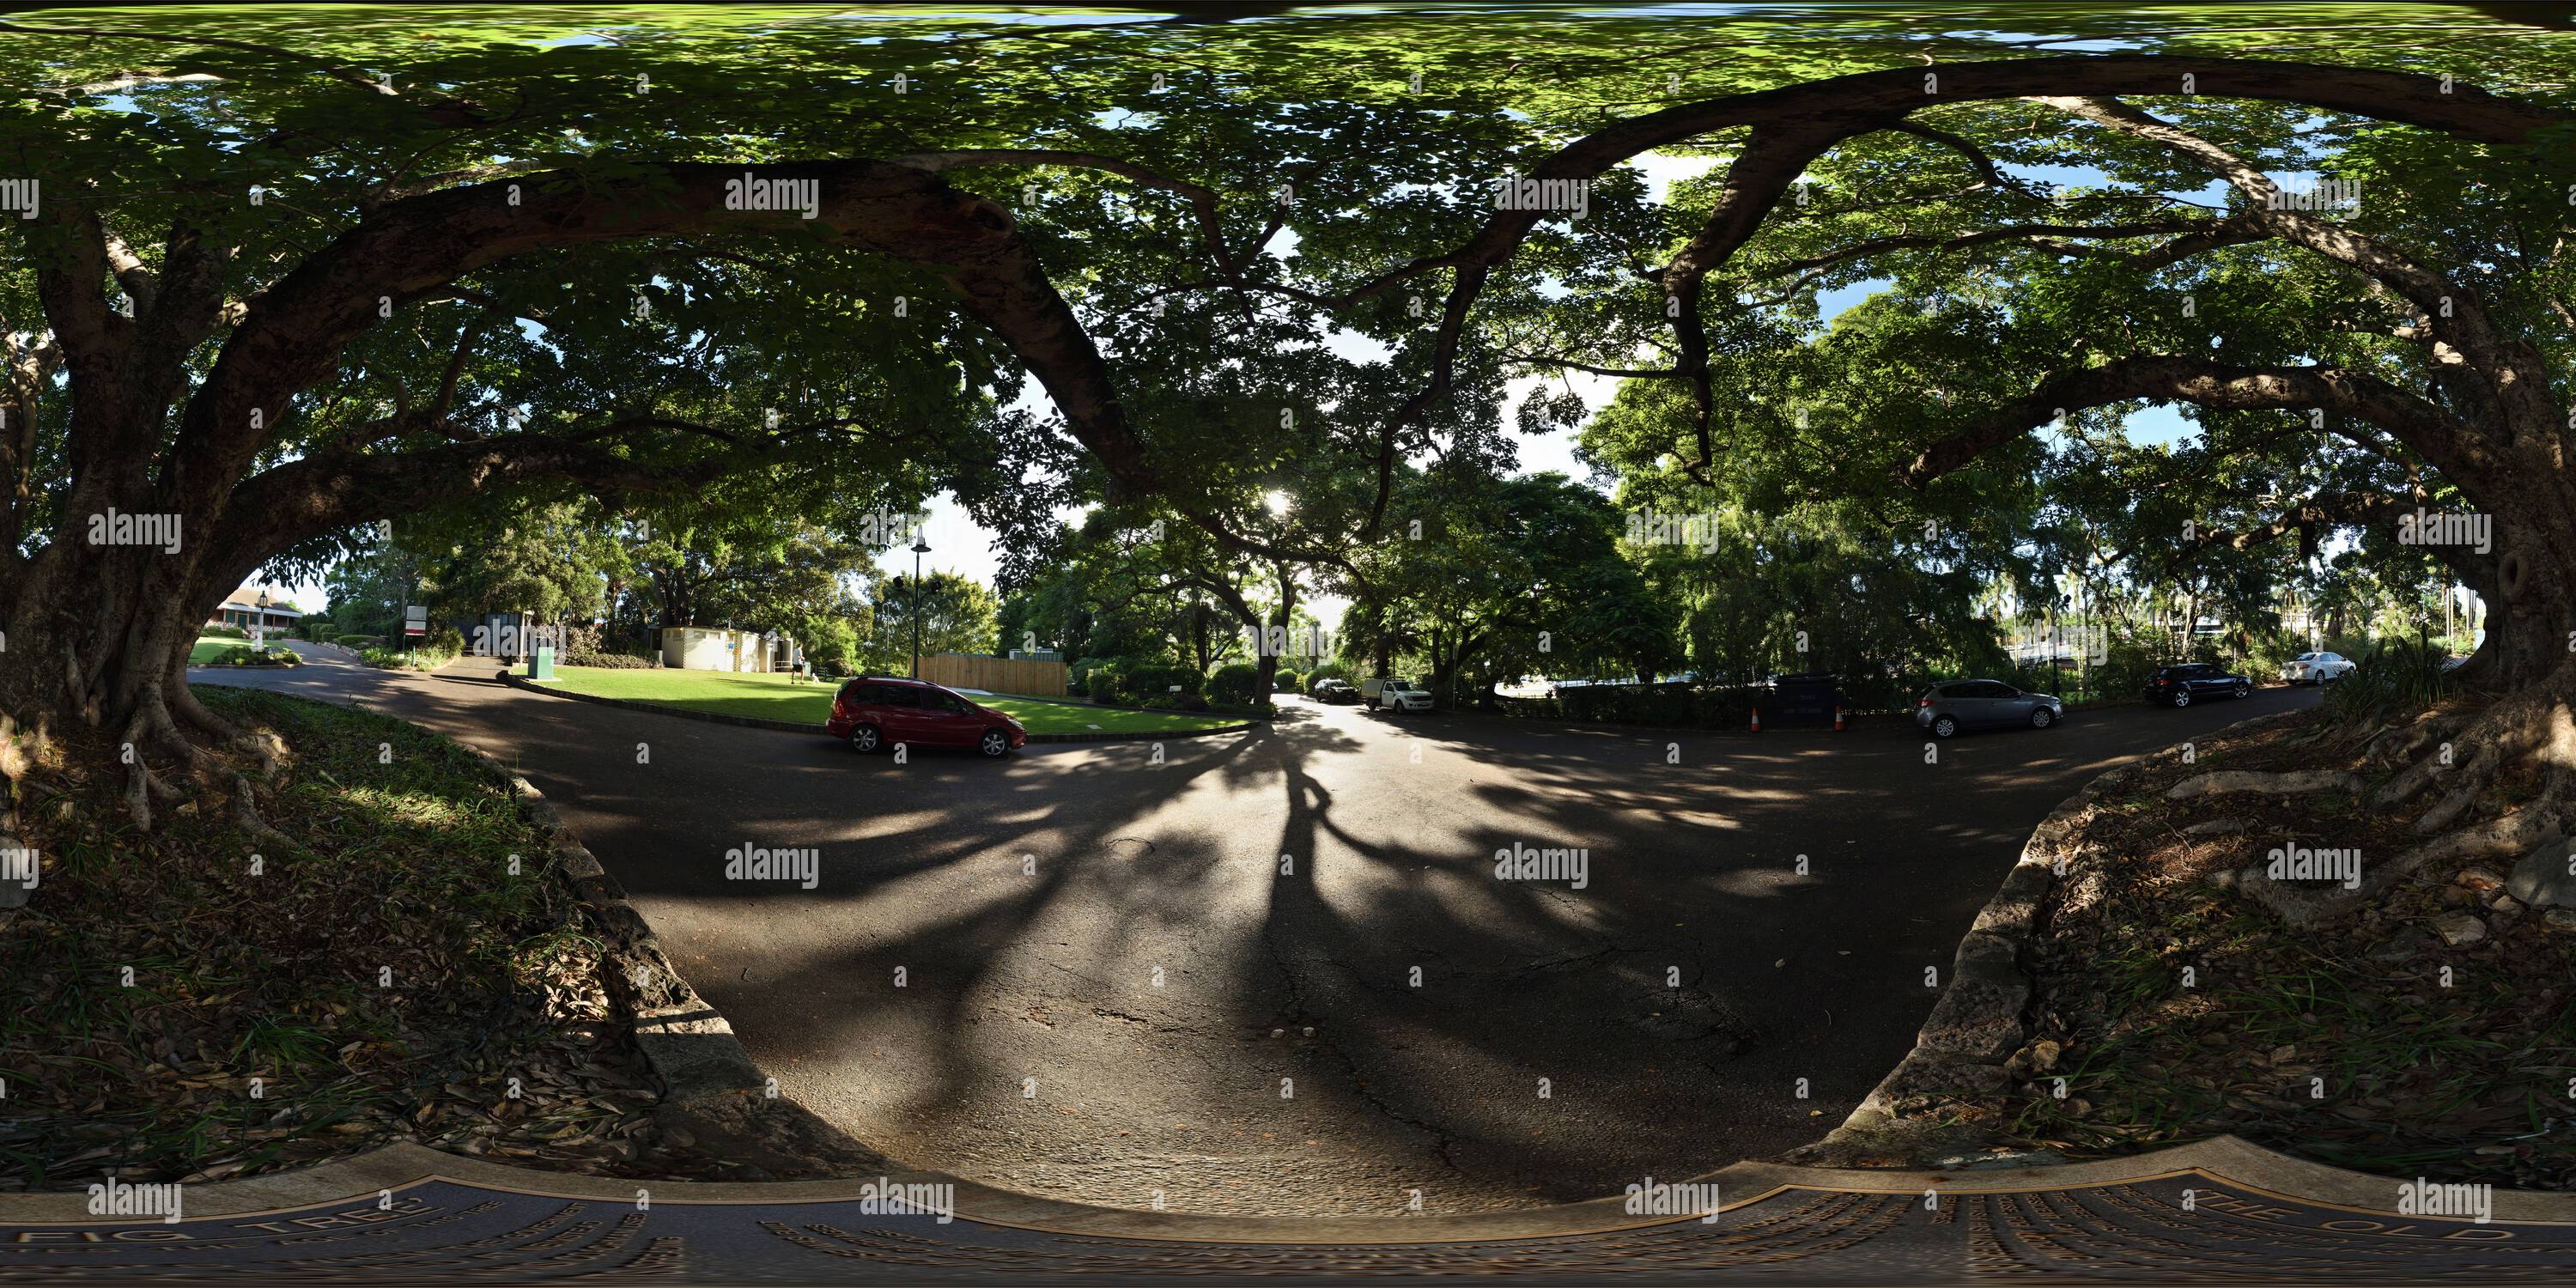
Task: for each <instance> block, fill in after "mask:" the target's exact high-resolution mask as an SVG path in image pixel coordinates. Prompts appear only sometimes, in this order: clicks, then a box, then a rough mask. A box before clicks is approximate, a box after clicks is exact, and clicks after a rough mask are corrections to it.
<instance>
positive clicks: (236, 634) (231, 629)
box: [199, 626, 250, 640]
mask: <svg viewBox="0 0 2576 1288" xmlns="http://www.w3.org/2000/svg"><path fill="white" fill-rule="evenodd" d="M199 633H200V634H203V635H205V636H206V637H207V638H209V639H227V640H246V639H249V638H250V632H249V631H246V630H243V629H242V628H240V627H238V626H209V627H207V628H206V629H205V630H204V631H202V632H199Z"/></svg>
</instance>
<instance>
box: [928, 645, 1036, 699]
mask: <svg viewBox="0 0 2576 1288" xmlns="http://www.w3.org/2000/svg"><path fill="white" fill-rule="evenodd" d="M920 663H921V678H922V679H925V680H928V681H930V682H931V683H933V684H945V685H947V686H948V687H949V688H952V689H987V690H990V691H992V692H994V693H1019V694H1025V695H1027V696H1029V697H1033V698H1060V697H1063V696H1064V694H1065V671H1064V663H1062V662H1039V661H1032V660H1029V659H1026V658H1011V657H981V656H978V655H975V654H971V653H930V654H925V655H923V656H922V657H921V659H920Z"/></svg>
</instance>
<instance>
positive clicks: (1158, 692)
mask: <svg viewBox="0 0 2576 1288" xmlns="http://www.w3.org/2000/svg"><path fill="white" fill-rule="evenodd" d="M1118 670H1119V673H1120V674H1121V676H1123V677H1124V678H1123V679H1121V680H1120V682H1119V683H1120V687H1121V688H1122V689H1123V690H1124V691H1126V692H1127V693H1130V694H1133V695H1134V696H1136V697H1138V698H1140V699H1143V700H1144V701H1147V702H1167V701H1170V700H1171V698H1172V697H1173V693H1172V686H1174V685H1179V686H1180V690H1181V696H1184V697H1186V696H1188V695H1190V694H1194V693H1199V692H1203V691H1204V690H1205V688H1206V686H1207V677H1206V676H1204V675H1201V674H1199V672H1198V668H1196V667H1190V666H1175V665H1172V664H1171V663H1169V662H1160V661H1140V662H1133V663H1130V664H1128V665H1126V666H1122V667H1120V668H1118Z"/></svg>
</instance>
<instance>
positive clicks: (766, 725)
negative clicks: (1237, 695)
mask: <svg viewBox="0 0 2576 1288" xmlns="http://www.w3.org/2000/svg"><path fill="white" fill-rule="evenodd" d="M499 679H500V681H501V682H502V683H503V684H506V685H509V686H510V687H511V688H514V689H525V690H527V691H528V692H530V693H542V694H545V695H546V696H548V697H552V698H570V699H572V700H573V701H575V702H595V703H598V704H599V705H600V706H603V707H624V708H625V709H627V710H629V711H649V712H652V713H653V714H654V715H657V716H678V717H679V718H681V719H683V720H704V721H706V722H707V723H709V724H728V725H738V726H741V727H742V728H745V729H775V730H778V731H779V732H781V733H809V734H813V735H814V736H816V737H818V738H819V737H822V736H824V735H823V726H821V725H818V724H808V723H806V722H805V721H802V720H763V719H761V718H759V717H758V716H729V715H726V714H724V713H723V712H721V711H691V710H689V709H688V708H686V707H666V706H663V705H662V704H661V703H658V702H637V701H635V700H634V699H632V698H603V697H601V696H599V695H598V694H596V693H575V692H573V691H571V690H569V689H550V688H547V687H546V686H544V685H542V684H536V683H532V682H531V681H530V680H529V679H528V677H526V676H524V675H516V674H513V673H511V672H508V671H503V672H501V674H500V676H499ZM1064 705H1067V706H1073V705H1078V704H1075V703H1066V704H1064ZM1268 723H1269V722H1268V721H1264V720H1246V721H1244V722H1242V723H1241V724H1230V725H1218V726H1217V727H1215V728H1213V729H1163V730H1155V731H1148V732H1142V733H1033V734H1030V735H1029V741H1030V742H1033V743H1037V742H1050V743H1052V742H1168V741H1170V740H1171V739H1174V738H1206V737H1210V736H1213V735H1216V734H1221V733H1242V732H1243V731H1245V730H1247V729H1260V728H1264V727H1267V725H1268Z"/></svg>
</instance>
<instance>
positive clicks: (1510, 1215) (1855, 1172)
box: [0, 1136, 2576, 1244]
mask: <svg viewBox="0 0 2576 1288" xmlns="http://www.w3.org/2000/svg"><path fill="white" fill-rule="evenodd" d="M886 1173H887V1174H889V1175H891V1176H892V1177H894V1178H895V1179H897V1180H899V1181H902V1182H904V1183H906V1184H910V1183H914V1182H917V1181H929V1182H933V1183H947V1184H953V1185H954V1186H956V1190H955V1194H956V1202H957V1217H958V1219H959V1220H964V1221H976V1222H981V1223H983V1224H986V1225H995V1226H1004V1227H1010V1228H1016V1229H1024V1230H1040V1231H1051V1232H1055V1233H1061V1234H1070V1235H1078V1236H1086V1237H1092V1238H1115V1239H1166V1240H1181V1241H1187V1242H1192V1243H1249V1244H1410V1243H1438V1242H1464V1241H1481V1240H1492V1239H1535V1238H1548V1237H1564V1236H1571V1235H1580V1234H1592V1233H1602V1232H1608V1231H1615V1230H1628V1229H1637V1228H1640V1227H1647V1226H1661V1225H1672V1224H1678V1223H1680V1222H1685V1221H1695V1220H1697V1219H1698V1218H1697V1217H1694V1216H1682V1217H1672V1216H1637V1215H1631V1214H1629V1213H1628V1212H1627V1211H1626V1210H1625V1204H1624V1202H1623V1200H1621V1199H1619V1198H1615V1197H1613V1198H1602V1199H1594V1200H1590V1201H1588V1202H1582V1203H1567V1204H1559V1205H1555V1206H1551V1207H1541V1208H1524V1209H1521V1210H1518V1211H1506V1212H1473V1213H1460V1214H1456V1215H1438V1214H1427V1215H1420V1216H1407V1217H1384V1216H1362V1217H1236V1216H1209V1215H1201V1214H1196V1213H1187V1212H1152V1211H1142V1210H1138V1209H1133V1208H1110V1207H1095V1206H1091V1205H1088V1204H1082V1203H1072V1202H1067V1201H1065V1200H1062V1199H1049V1198H1041V1197H1038V1196H1036V1195H1032V1194H1020V1193H1015V1192H1013V1191H1010V1190H1000V1189H995V1188H993V1187H991V1186H987V1185H979V1184H976V1183H975V1182H972V1181H965V1180H958V1179H956V1178H954V1177H950V1176H947V1175H945V1174H942V1173H938V1172H921V1171H915V1170H912V1169H908V1168H888V1169H886ZM2192 1174H2198V1175H2202V1176H2206V1177H2208V1178H2210V1179H2211V1180H2212V1181H2215V1182H2219V1183H2221V1184H2227V1185H2232V1186H2235V1187H2237V1188H2239V1189H2248V1190H2253V1191H2255V1192H2257V1193H2262V1194H2269V1195H2274V1196H2280V1197H2285V1198H2292V1199H2299V1200H2304V1201H2307V1202H2311V1203H2320V1204H2326V1205H2331V1206H2335V1207H2342V1208H2346V1209H2348V1210H2351V1211H2353V1212H2356V1213H2373V1214H2392V1215H2393V1214H2395V1212H2396V1209H2397V1206H2398V1204H2397V1197H2398V1195H2397V1190H2398V1186H2399V1184H2400V1182H2397V1181H2394V1180H2390V1179H2388V1178H2386V1177H2379V1176H2372V1175H2369V1174H2367V1173H2363V1172H2352V1171H2346V1170H2344V1169H2342V1168H2337V1167H2330V1166H2328V1165H2326V1164H2323V1163H2314V1162H2310V1161H2308V1160H2306V1159H2299V1158H2291V1157H2288V1156H2286V1155H2282V1154H2277V1153H2274V1152H2272V1151H2271V1150H2268V1149H2264V1148H2261V1147H2260V1146H2256V1145H2252V1144H2248V1143H2246V1142H2245V1141H2242V1140H2239V1139H2237V1138H2236V1137H2233V1136H2220V1137H2216V1138H2213V1139H2210V1140H2203V1141H2195V1142H2193V1143H2191V1144H2188V1145H2176V1146H2172V1147H2169V1148H2166V1149H2159V1150H2153V1151H2150V1152H2148V1153H2144V1154H2137V1155H2132V1156H2129V1157H2125V1158H2112V1159H2100V1160H2095V1161H2092V1162H2085V1163H2059V1164H2054V1165H2049V1166H2019V1167H2006V1168H1996V1169H1992V1170H1975V1171H1961V1170H1955V1169H1938V1168H1913V1169H1903V1170H1898V1169H1880V1168H1870V1169H1854V1168H1825V1167H1801V1166H1796V1165H1792V1164H1787V1163H1777V1162H1758V1161H1756V1162H1742V1163H1737V1164H1734V1165H1733V1166H1730V1167H1726V1168H1723V1169H1721V1170H1719V1171H1716V1172H1713V1173H1710V1174H1708V1175H1706V1176H1702V1177H1698V1178H1695V1179H1696V1180H1698V1181H1700V1182H1702V1183H1713V1184H1715V1185H1716V1186H1717V1187H1718V1193H1719V1208H1720V1210H1721V1211H1733V1210H1736V1209H1739V1208H1743V1207H1746V1206H1748V1205H1751V1204H1754V1203H1758V1202H1761V1201H1762V1200H1763V1199H1765V1198H1767V1197H1769V1196H1770V1195H1773V1194H1777V1193H1779V1192H1781V1191H1782V1190H1790V1189H1804V1190H1814V1191H1826V1192H1832V1191H1857V1192H1861V1193H1875V1194H1907V1195H1914V1194H1921V1193H1922V1192H1924V1191H1925V1190H1936V1191H1938V1192H1939V1193H1941V1194H1944V1195H1964V1194H1979V1193H2020V1192H2031V1191H2040V1192H2053V1191H2063V1190H2077V1189H2085V1188H2090V1187H2095V1186H2109V1185H2118V1184H2122V1183H2125V1182H2129V1181H2134V1180H2139V1179H2146V1178H2155V1177H2172V1176H2181V1175H2192ZM876 1175H877V1173H874V1172H871V1173H869V1174H868V1176H866V1177H864V1178H851V1179H845V1180H822V1181H772V1182H736V1181H651V1182H643V1183H640V1184H647V1185H649V1186H650V1188H651V1190H652V1197H653V1201H654V1202H655V1203H656V1204H665V1203H668V1204H689V1203H725V1204H756V1203H812V1202H835V1201H847V1200H850V1199H854V1198H857V1197H860V1194H859V1188H858V1187H859V1186H860V1185H861V1184H862V1183H863V1182H864V1181H866V1180H873V1179H874V1178H875V1176H876ZM433 1179H444V1180H449V1181H455V1182H459V1183H462V1184H467V1185H477V1186H483V1187H486V1188H489V1189H494V1190H502V1191H507V1192H515V1193H522V1194H543V1195H548V1196H552V1197H559V1198H568V1199H592V1200H597V1201H600V1202H604V1203H620V1204H623V1203H631V1202H632V1201H633V1200H634V1197H635V1190H636V1189H637V1187H638V1185H639V1182H638V1181H636V1180H634V1179H632V1178H617V1177H604V1176H585V1175H581V1174H578V1173H569V1172H546V1171H539V1170H536V1169H533V1168H526V1167H518V1166H514V1165H511V1164H507V1163H501V1162H496V1161H494V1160H491V1159H486V1158H472V1157H466V1156H462V1155H456V1154H447V1153H442V1152H440V1151H438V1150H433V1149H430V1148H427V1147H426V1146H422V1145H416V1144H410V1143H403V1144H395V1145H387V1146H385V1147H383V1148H381V1149H378V1150H374V1151H371V1152H369V1153H366V1154H361V1155H358V1156H356V1157H354V1158H346V1159H342V1160H339V1161H337V1162H332V1163H324V1164H320V1165H318V1166H314V1167H307V1168H298V1169H296V1170H293V1171H286V1172H274V1173H269V1174H267V1175H262V1176H252V1177H242V1178H236V1179H233V1180H228V1181H217V1182H215V1183H213V1184H209V1185H192V1186H190V1187H189V1190H188V1212H189V1213H190V1215H191V1216H192V1217H197V1218H200V1219H204V1218H221V1217H239V1216H248V1215H253V1214H261V1213H273V1212H280V1211H287V1210H293V1209H297V1208H302V1207H308V1206H313V1205H318V1204H327V1203H335V1202H342V1201H346V1200H350V1199H353V1198H358V1199H363V1200H365V1201H369V1202H372V1201H374V1196H375V1195H376V1193H377V1192H378V1191H379V1190H386V1189H390V1190H400V1189H402V1188H404V1187H406V1186H410V1185H414V1184H417V1183H420V1182H422V1181H427V1180H433ZM2494 1198H2495V1208H2494V1217H2495V1219H2496V1220H2499V1221H2512V1222H2532V1223H2551V1224H2562V1225H2576V1195H2571V1194H2564V1193H2550V1192H2538V1191H2530V1190H2497V1191H2496V1192H2495V1196H2494ZM88 1201H89V1200H88V1196H87V1195H86V1194H84V1193H82V1192H79V1191H67V1192H57V1193H47V1194H9V1195H0V1225H5V1224H39V1223H42V1224H53V1223H71V1224H95V1225H130V1224H132V1223H133V1218H130V1217H126V1218H113V1217H98V1216H92V1215H90V1214H89V1212H88V1208H87V1204H88ZM2406 1219H2407V1220H2409V1221H2415V1222H2421V1223H2423V1224H2426V1225H2433V1226H2457V1227H2466V1226H2468V1225H2469V1224H2470V1221H2469V1220H2468V1219H2467V1218H2446V1217H2415V1216H2410V1217H2407V1218H2406Z"/></svg>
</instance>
